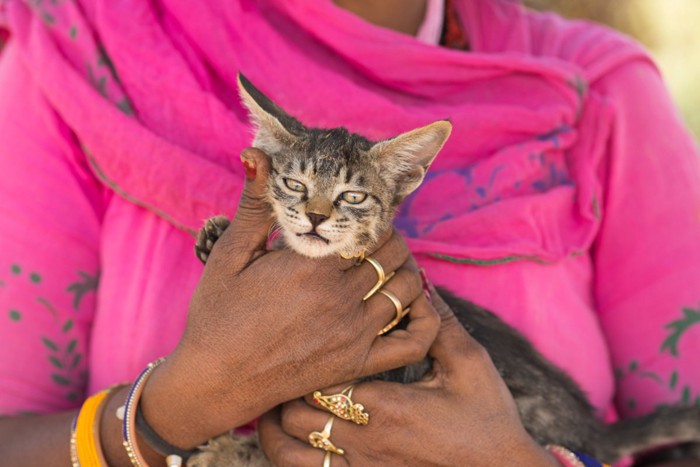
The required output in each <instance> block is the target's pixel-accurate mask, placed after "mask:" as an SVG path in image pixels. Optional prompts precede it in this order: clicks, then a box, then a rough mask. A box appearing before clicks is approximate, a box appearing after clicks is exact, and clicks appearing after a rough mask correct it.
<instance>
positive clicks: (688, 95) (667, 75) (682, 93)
mask: <svg viewBox="0 0 700 467" xmlns="http://www.w3.org/2000/svg"><path fill="white" fill-rule="evenodd" d="M524 3H525V4H527V5H528V6H529V7H531V8H535V9H538V10H551V11H556V12H558V13H560V14H561V15H563V16H566V17H569V18H583V19H590V20H592V21H596V22H598V23H604V24H607V25H609V26H611V27H613V28H615V29H618V30H620V31H622V32H624V33H625V34H628V35H630V36H632V37H634V38H635V39H637V40H638V41H639V42H641V43H642V44H644V45H645V46H646V47H647V48H648V49H649V50H650V51H651V53H652V55H653V56H654V58H655V59H656V62H657V64H658V65H659V67H660V68H661V72H662V74H663V76H664V79H665V81H666V84H667V86H668V87H669V89H670V90H671V93H672V94H673V97H674V98H675V100H676V103H677V104H678V107H679V109H680V111H681V113H682V114H683V117H684V118H685V121H686V123H687V124H688V126H689V127H690V129H691V130H692V131H693V132H694V133H695V137H696V140H700V0H525V1H524Z"/></svg>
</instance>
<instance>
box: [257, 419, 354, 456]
mask: <svg viewBox="0 0 700 467" xmlns="http://www.w3.org/2000/svg"><path fill="white" fill-rule="evenodd" d="M327 419H328V417H326V420H327ZM325 423H326V422H325V421H323V422H322V423H321V425H320V427H319V429H318V430H315V429H310V431H309V433H311V431H319V432H320V431H322V430H323V426H324V425H325ZM331 434H332V431H331ZM258 436H259V438H260V446H261V447H262V449H263V452H264V453H265V455H266V456H267V458H268V459H269V460H270V461H271V462H272V464H273V465H276V466H300V467H301V466H303V467H307V466H318V467H324V466H326V463H325V462H324V460H325V457H326V453H325V452H324V451H322V450H320V449H317V448H313V447H312V446H311V445H310V444H308V433H307V434H306V436H307V437H306V438H303V437H302V438H295V437H294V436H290V435H289V434H288V433H286V432H285V431H284V429H283V427H282V421H281V408H279V407H278V408H275V409H273V410H271V411H269V412H267V413H265V414H264V415H262V417H260V419H259V420H258ZM329 461H330V462H329V465H330V466H332V467H346V466H348V465H349V464H348V462H347V461H346V460H345V459H344V458H343V456H340V455H337V454H332V455H331V458H330V459H329Z"/></svg>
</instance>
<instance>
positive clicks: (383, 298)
mask: <svg viewBox="0 0 700 467" xmlns="http://www.w3.org/2000/svg"><path fill="white" fill-rule="evenodd" d="M421 293H422V286H421V280H420V276H419V275H418V274H416V273H414V272H412V271H410V270H408V269H407V268H403V267H401V268H399V269H398V270H396V271H395V274H394V276H393V277H392V278H391V279H390V280H389V281H387V282H386V283H385V284H384V285H383V286H382V287H381V288H380V289H379V290H378V291H377V292H376V293H375V294H374V295H372V297H370V298H369V299H367V300H366V301H365V302H364V307H365V314H364V317H365V322H364V324H363V326H364V327H366V329H367V332H372V331H374V332H377V331H380V330H382V329H383V328H385V326H386V325H387V323H392V322H395V320H396V319H397V318H398V319H399V320H400V319H401V318H402V317H403V316H405V315H406V314H407V313H408V312H409V311H410V307H411V304H412V303H413V301H414V300H415V299H417V298H418V296H419V295H420V294H421ZM396 324H398V323H396ZM392 327H393V326H392ZM382 334H384V333H382Z"/></svg>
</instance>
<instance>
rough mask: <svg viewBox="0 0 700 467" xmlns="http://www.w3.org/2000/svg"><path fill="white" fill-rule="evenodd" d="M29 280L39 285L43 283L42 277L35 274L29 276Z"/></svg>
mask: <svg viewBox="0 0 700 467" xmlns="http://www.w3.org/2000/svg"><path fill="white" fill-rule="evenodd" d="M29 280H30V281H32V282H33V283H35V284H38V283H40V282H41V276H40V275H39V274H37V273H35V272H33V273H31V274H29Z"/></svg>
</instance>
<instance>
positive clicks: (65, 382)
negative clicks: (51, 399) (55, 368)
mask: <svg viewBox="0 0 700 467" xmlns="http://www.w3.org/2000/svg"><path fill="white" fill-rule="evenodd" d="M51 379H52V380H53V382H54V383H56V384H58V385H61V386H70V384H71V381H70V379H69V378H66V377H65V376H62V375H58V374H56V373H53V374H52V375H51Z"/></svg>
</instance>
